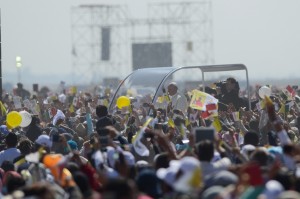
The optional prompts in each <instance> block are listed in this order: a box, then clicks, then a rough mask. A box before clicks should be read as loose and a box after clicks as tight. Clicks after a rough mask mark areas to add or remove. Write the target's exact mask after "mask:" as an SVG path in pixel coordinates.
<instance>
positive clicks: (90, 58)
mask: <svg viewBox="0 0 300 199" xmlns="http://www.w3.org/2000/svg"><path fill="white" fill-rule="evenodd" d="M127 14H128V11H127V7H126V6H121V5H81V6H79V7H73V8H72V12H71V15H72V16H71V19H72V65H73V67H72V78H73V84H75V83H76V84H87V83H99V81H100V80H101V79H103V78H107V77H117V76H118V74H120V73H128V71H124V69H126V67H123V66H124V65H125V66H127V65H128V63H127V62H128V59H129V57H130V55H128V49H127V46H128V42H129V41H128V38H129V36H128V35H127V33H128V32H127V25H126V24H128V16H127ZM104 29H106V30H108V36H106V38H105V39H109V41H106V45H105V48H107V49H106V51H109V54H108V55H106V58H104V59H103V57H101V54H102V53H103V52H102V51H103V50H104V49H102V48H101V47H102V46H103V38H102V37H103V34H102V31H103V30H104Z"/></svg>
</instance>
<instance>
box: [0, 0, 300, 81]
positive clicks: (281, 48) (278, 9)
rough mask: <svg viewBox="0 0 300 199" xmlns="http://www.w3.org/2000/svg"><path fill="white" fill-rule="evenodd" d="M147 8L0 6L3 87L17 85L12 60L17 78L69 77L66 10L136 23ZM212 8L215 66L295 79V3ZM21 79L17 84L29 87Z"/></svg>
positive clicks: (66, 1)
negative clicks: (118, 14)
mask: <svg viewBox="0 0 300 199" xmlns="http://www.w3.org/2000/svg"><path fill="white" fill-rule="evenodd" d="M147 2H155V1H142V0H127V1H126V0H118V1H117V0H115V1H113V0H106V1H103V0H102V1H100V0H98V1H96V0H94V1H88V0H81V1H80V0H0V7H1V25H2V26H1V29H2V73H3V81H12V82H16V81H17V69H16V66H15V57H16V55H19V56H21V57H22V61H23V68H22V70H23V71H22V74H27V73H31V74H33V75H42V74H43V75H44V74H45V75H48V76H47V77H48V79H49V80H51V78H52V77H53V78H54V77H56V78H57V77H61V79H63V78H64V77H68V76H69V75H70V74H71V70H72V67H71V46H72V45H71V19H70V17H71V14H70V11H71V9H70V8H71V6H72V5H79V4H81V3H84V4H88V3H106V4H107V3H121V4H123V5H124V4H128V5H129V8H130V11H131V14H132V15H134V16H135V15H136V16H137V17H139V16H142V15H143V13H145V12H143V11H144V10H145V9H146V5H147ZM156 2H157V1H156ZM175 2H178V0H176V1H175ZM212 3H213V4H212V5H213V7H212V8H213V39H214V46H213V48H214V59H215V64H229V63H244V64H245V65H246V66H247V67H248V70H249V76H250V80H251V79H256V78H260V79H263V78H271V77H278V78H289V77H300V73H298V70H299V68H300V12H299V10H300V1H299V0H212ZM143 17H146V16H143ZM24 76H25V75H22V81H24V82H27V83H31V82H33V81H34V80H32V79H28V78H25V77H24Z"/></svg>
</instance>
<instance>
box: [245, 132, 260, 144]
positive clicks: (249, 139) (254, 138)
mask: <svg viewBox="0 0 300 199" xmlns="http://www.w3.org/2000/svg"><path fill="white" fill-rule="evenodd" d="M258 143H259V137H258V135H257V133H255V132H253V131H248V132H247V133H246V134H245V136H244V145H247V144H251V145H253V146H258Z"/></svg>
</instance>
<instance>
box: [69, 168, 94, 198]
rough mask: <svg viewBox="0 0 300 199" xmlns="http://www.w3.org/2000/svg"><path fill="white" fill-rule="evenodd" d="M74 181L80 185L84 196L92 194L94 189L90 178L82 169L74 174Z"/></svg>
mask: <svg viewBox="0 0 300 199" xmlns="http://www.w3.org/2000/svg"><path fill="white" fill-rule="evenodd" d="M73 176H74V177H73V178H74V181H75V182H76V184H77V186H78V187H79V189H80V191H81V193H82V195H83V196H84V198H87V197H90V196H91V195H92V189H91V187H90V183H89V180H88V178H87V176H86V175H85V174H84V173H82V172H81V171H77V172H75V173H74V174H73Z"/></svg>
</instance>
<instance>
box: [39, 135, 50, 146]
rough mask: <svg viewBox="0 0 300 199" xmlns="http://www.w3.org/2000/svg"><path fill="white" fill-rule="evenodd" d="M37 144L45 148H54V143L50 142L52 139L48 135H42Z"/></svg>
mask: <svg viewBox="0 0 300 199" xmlns="http://www.w3.org/2000/svg"><path fill="white" fill-rule="evenodd" d="M35 142H36V143H37V144H39V145H42V146H44V147H48V148H51V147H52V141H51V140H50V137H49V136H48V135H40V136H39V137H38V138H37V139H36V140H35Z"/></svg>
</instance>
